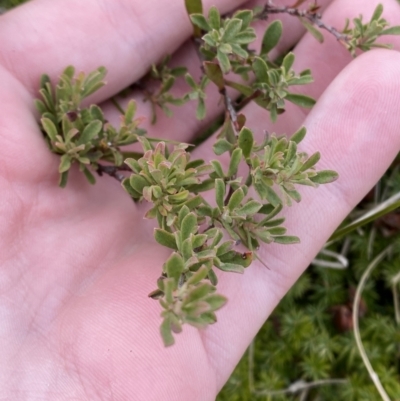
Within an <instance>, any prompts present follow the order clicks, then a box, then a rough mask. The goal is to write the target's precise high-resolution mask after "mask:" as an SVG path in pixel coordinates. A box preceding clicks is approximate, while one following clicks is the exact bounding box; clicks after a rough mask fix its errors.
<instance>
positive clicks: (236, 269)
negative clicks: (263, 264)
mask: <svg viewBox="0 0 400 401" xmlns="http://www.w3.org/2000/svg"><path fill="white" fill-rule="evenodd" d="M216 267H218V269H220V270H222V271H224V272H232V273H240V274H243V273H244V267H243V266H241V265H236V264H234V263H221V264H220V265H219V266H216Z"/></svg>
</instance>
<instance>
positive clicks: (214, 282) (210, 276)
mask: <svg viewBox="0 0 400 401" xmlns="http://www.w3.org/2000/svg"><path fill="white" fill-rule="evenodd" d="M208 279H209V280H210V283H211V284H212V285H217V284H218V277H217V275H216V274H215V272H214V270H213V269H210V270H209V271H208Z"/></svg>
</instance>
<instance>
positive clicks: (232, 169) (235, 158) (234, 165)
mask: <svg viewBox="0 0 400 401" xmlns="http://www.w3.org/2000/svg"><path fill="white" fill-rule="evenodd" d="M242 156H243V151H242V149H240V148H236V149H235V150H234V151H233V152H232V154H231V160H230V162H229V168H228V177H234V176H236V174H237V171H238V168H239V164H240V161H241V160H242ZM222 177H223V176H221V178H222Z"/></svg>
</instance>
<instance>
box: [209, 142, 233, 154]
mask: <svg viewBox="0 0 400 401" xmlns="http://www.w3.org/2000/svg"><path fill="white" fill-rule="evenodd" d="M232 148H233V145H232V144H231V143H229V142H228V141H227V140H226V139H224V138H222V139H218V141H217V142H215V144H214V146H213V150H214V153H215V154H216V155H218V156H219V155H222V154H223V153H225V152H228V151H230V150H232Z"/></svg>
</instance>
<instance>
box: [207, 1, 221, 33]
mask: <svg viewBox="0 0 400 401" xmlns="http://www.w3.org/2000/svg"><path fill="white" fill-rule="evenodd" d="M208 24H209V25H210V27H211V28H212V29H215V30H217V31H218V30H219V28H221V16H220V15H219V11H218V9H217V7H215V6H212V7H211V8H210V10H209V12H208Z"/></svg>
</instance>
